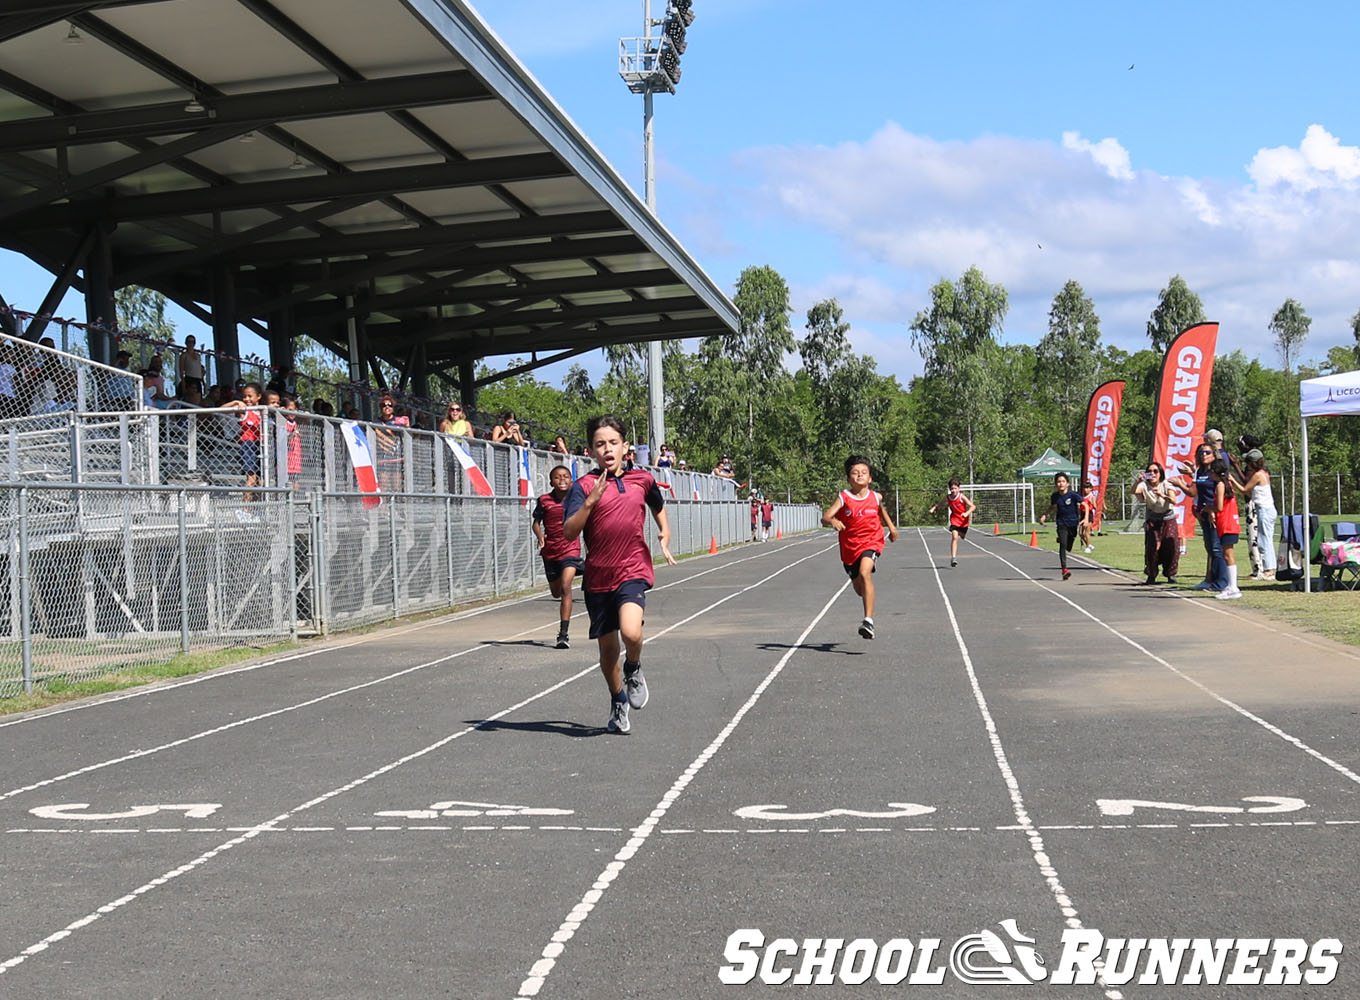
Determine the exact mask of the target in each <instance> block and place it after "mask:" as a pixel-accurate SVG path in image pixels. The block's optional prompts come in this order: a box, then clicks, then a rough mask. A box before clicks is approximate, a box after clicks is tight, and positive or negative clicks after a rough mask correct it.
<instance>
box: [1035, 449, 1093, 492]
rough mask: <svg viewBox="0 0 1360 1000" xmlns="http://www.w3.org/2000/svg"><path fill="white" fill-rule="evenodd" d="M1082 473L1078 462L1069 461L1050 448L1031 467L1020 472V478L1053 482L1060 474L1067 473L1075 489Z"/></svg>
mask: <svg viewBox="0 0 1360 1000" xmlns="http://www.w3.org/2000/svg"><path fill="white" fill-rule="evenodd" d="M1080 471H1081V468H1080V466H1078V465H1077V463H1076V462H1070V461H1068V460H1067V459H1065V458H1063V457H1062V456H1061V455H1059V454H1058V453H1057V452H1056V451H1054V450H1053V449H1052V448H1049V449H1047V450H1046V451H1045V452H1044V453H1043V454H1042V455H1040V456H1039V457H1038V458H1036V459H1035V460H1034V461H1033V462H1030V463H1029V465H1027V466H1025V467H1024V468H1023V469H1021V470H1020V478H1021V479H1022V480H1034V479H1045V480H1047V481H1048V482H1052V481H1053V477H1054V476H1056V475H1057V474H1058V473H1059V472H1065V473H1067V476H1068V478H1069V479H1071V480H1072V482H1073V485H1074V488H1075V484H1076V480H1077V474H1078V473H1079V472H1080Z"/></svg>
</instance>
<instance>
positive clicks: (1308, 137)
mask: <svg viewBox="0 0 1360 1000" xmlns="http://www.w3.org/2000/svg"><path fill="white" fill-rule="evenodd" d="M1247 173H1248V174H1250V175H1251V179H1252V180H1253V181H1255V182H1256V184H1257V186H1258V187H1263V188H1264V187H1270V186H1272V185H1283V186H1286V187H1291V188H1294V189H1296V190H1299V191H1312V190H1315V189H1317V188H1350V189H1353V188H1354V187H1355V182H1356V180H1357V179H1360V149H1357V148H1356V147H1355V146H1343V145H1341V142H1340V140H1338V139H1337V138H1336V136H1334V135H1332V134H1331V133H1330V132H1328V131H1327V130H1326V129H1325V128H1323V127H1322V126H1321V125H1309V126H1308V131H1307V132H1306V133H1305V134H1304V137H1303V142H1301V143H1299V148H1298V149H1292V148H1290V147H1288V146H1276V147H1275V148H1274V149H1263V150H1261V151H1260V152H1258V153H1257V154H1256V156H1255V158H1254V159H1253V160H1252V161H1251V165H1250V166H1249V167H1248V168H1247Z"/></svg>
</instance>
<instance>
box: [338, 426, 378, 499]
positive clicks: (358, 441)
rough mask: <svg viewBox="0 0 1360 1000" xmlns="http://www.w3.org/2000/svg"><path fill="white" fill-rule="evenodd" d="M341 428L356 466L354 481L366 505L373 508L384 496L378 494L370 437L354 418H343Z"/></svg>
mask: <svg viewBox="0 0 1360 1000" xmlns="http://www.w3.org/2000/svg"><path fill="white" fill-rule="evenodd" d="M340 430H341V433H343V434H344V435H345V449H346V450H347V451H348V452H349V464H350V465H352V466H354V481H355V482H356V483H357V484H358V485H359V492H360V493H362V494H364V500H363V503H364V507H366V508H368V509H370V510H371V509H372V508H374V507H376V506H378V505H379V504H381V503H382V497H380V496H378V477H377V474H376V473H374V471H373V452H371V451H370V450H369V448H368V438H366V437H365V436H364V432H363V429H362V428H361V427H360V426H359V425H358V424H357V423H355V422H354V421H353V420H342V421H341V422H340Z"/></svg>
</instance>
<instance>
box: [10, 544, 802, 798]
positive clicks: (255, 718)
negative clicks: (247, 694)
mask: <svg viewBox="0 0 1360 1000" xmlns="http://www.w3.org/2000/svg"><path fill="white" fill-rule="evenodd" d="M795 544H802V543H801V542H800V543H795ZM792 547H793V546H781V548H780V550H779V551H786V550H787V549H789V548H792ZM824 551H826V550H825V549H819V550H818V552H817V553H813V554H814V555H816V554H818V553H820V552H824ZM772 552H773V550H770V552H762V553H761V554H759V555H754V556H747V557H746V558H745V559H740V560H734V561H733V562H730V563H724V564H723V565H722V566H715V567H713V568H712V569H706V570H704V571H703V572H700V573H695V574H693V575H692V576H687V577H685V578H684V579H682V580H673V581H672V582H670V583H667V584H665V585H664V586H661V587H656V588H653V589H654V590H666V589H668V588H670V587H675V586H679V585H680V584H682V583H688V582H689V581H690V580H695V579H698V578H699V577H701V576H707V575H708V574H709V573H715V572H717V571H718V570H720V569H726V568H727V567H728V566H735V565H737V564H738V563H741V562H748V561H750V560H752V559H760V558H762V557H763V556H764V555H766V554H770V553H772ZM810 558H811V556H804V557H803V559H799V560H797V561H796V562H793V563H790V564H789V565H790V566H796V565H798V563H799V562H803V561H804V560H806V559H810ZM786 568H787V567H786ZM780 572H783V571H782V570H781V571H780ZM767 579H768V577H767ZM761 582H764V581H761ZM738 593H744V591H738ZM705 610H707V609H705ZM581 614H584V612H581ZM469 617H470V616H469ZM574 617H580V615H579V614H578V615H576V616H574ZM687 620H688V619H687ZM551 627H552V625H549V624H544V625H535V626H534V627H533V628H529V629H524V630H523V631H521V632H516V633H515V634H514V635H511V636H507V637H506V638H507V639H518V638H520V637H521V636H526V635H533V634H534V633H535V632H541V631H542V630H543V629H545V628H551ZM388 634H390V633H388ZM661 634H663V635H664V634H665V633H661ZM500 641H505V640H500ZM351 645H358V643H352V644H351ZM494 645H496V644H495V643H486V642H484V643H481V644H480V645H477V646H472V647H470V648H468V649H462V650H459V651H458V652H456V653H450V654H449V655H447V656H441V657H439V658H437V659H434V660H429V661H427V662H425V663H418V664H416V665H415V666H412V667H406V668H404V669H402V670H398V671H396V672H395V673H390V674H386V675H384V676H382V677H375V678H373V679H372V680H369V681H364V682H363V683H361V684H354V685H351V686H350V687H347V688H341V689H339V690H337V691H331V692H329V693H327V694H323V695H318V696H317V697H315V698H310V699H308V700H307V701H301V702H297V703H296V704H293V705H286V706H284V707H283V708H276V709H272V710H270V711H268V712H262V713H260V714H259V715H252V716H250V717H249V718H246V719H236V720H235V721H233V722H228V723H225V724H223V725H221V726H216V727H214V728H212V729H205V730H202V731H201V732H197V733H193V734H191V735H189V736H184V737H181V738H180V739H177V740H171V741H170V742H168V743H161V744H159V745H158V746H154V747H146V748H144V749H141V750H134V751H132V752H131V753H126V754H123V755H122V756H121V757H112V758H110V759H108V760H102V761H99V762H98V763H95V764H87V765H86V766H84V767H80V768H76V769H75V770H73V771H67V772H66V773H64V774H58V775H55V776H54V777H51V778H44V779H43V780H42V781H36V782H34V783H32V784H29V785H23V786H20V787H19V788H12V789H10V790H9V791H7V792H0V802H3V801H4V800H5V799H10V798H13V797H14V796H16V795H22V794H23V793H25V792H31V791H34V790H35V789H39V788H46V787H47V786H49V785H55V784H57V783H58V782H61V781H68V780H70V779H71V778H78V777H80V776H81V775H85V774H90V773H91V772H93V771H99V770H103V769H104V768H106V767H113V766H114V765H117V764H126V763H127V762H129V761H133V760H138V759H140V758H142V757H149V756H151V755H152V754H158V753H163V752H164V751H166V750H173V749H174V748H176V747H181V746H185V745H186V744H189V743H193V742H195V741H197V740H202V739H206V738H208V737H209V736H218V735H221V734H222V733H225V732H229V731H230V730H233V729H238V728H240V727H241V726H249V725H252V724H254V723H256V722H261V721H263V720H265V719H271V718H273V717H275V716H279V715H286V714H287V713H289V712H297V711H301V710H302V709H304V708H310V707H312V706H313V705H319V704H321V703H322V702H324V701H328V700H330V699H332V698H340V697H343V696H345V695H349V694H353V693H354V692H356V691H362V690H364V689H365V688H369V687H374V686H375V685H378V684H386V683H389V682H391V681H394V680H397V679H399V678H401V677H404V676H406V675H407V674H413V673H416V672H418V671H421V670H428V669H429V668H430V667H437V666H439V665H440V664H443V663H448V662H449V661H450V660H456V659H458V658H459V657H462V656H467V655H468V654H469V653H478V652H481V651H482V650H484V649H491V648H492V647H493V646H494ZM331 648H332V649H334V648H337V647H331ZM284 659H297V657H284V658H283V659H279V660H271V661H269V662H270V663H281V662H283V660H284ZM266 665H267V664H258V666H266ZM252 669H253V668H252Z"/></svg>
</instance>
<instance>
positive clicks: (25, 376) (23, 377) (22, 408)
mask: <svg viewBox="0 0 1360 1000" xmlns="http://www.w3.org/2000/svg"><path fill="white" fill-rule="evenodd" d="M143 388H144V386H143V381H142V377H141V376H140V375H134V374H132V373H131V372H128V371H125V370H123V369H122V368H112V367H110V366H108V365H101V364H99V363H97V362H94V361H91V360H90V359H89V358H82V357H80V355H78V354H68V353H67V352H65V351H59V350H57V349H56V348H53V347H44V346H43V345H42V344H35V343H34V342H32V341H30V340H23V339H22V338H19V337H11V336H10V335H9V334H6V333H0V419H13V418H15V417H26V416H41V415H44V414H51V413H59V412H62V411H66V410H74V411H79V412H82V413H85V412H96V411H110V410H137V409H140V408H141V407H142V404H143Z"/></svg>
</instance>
